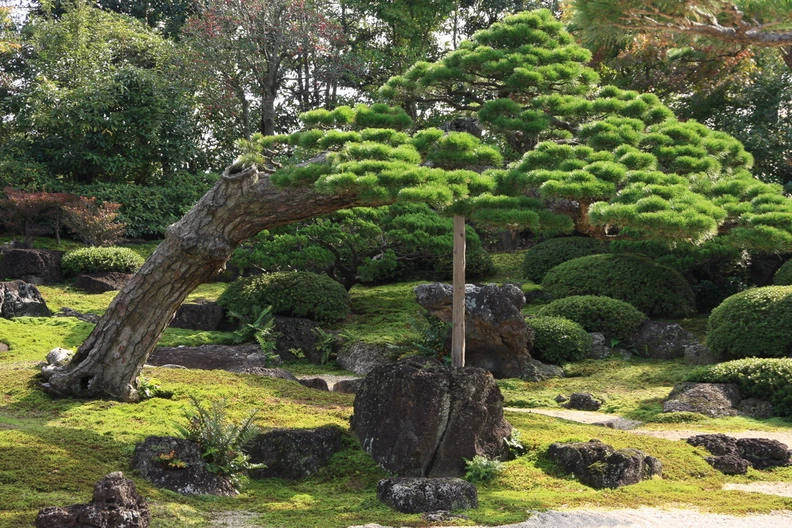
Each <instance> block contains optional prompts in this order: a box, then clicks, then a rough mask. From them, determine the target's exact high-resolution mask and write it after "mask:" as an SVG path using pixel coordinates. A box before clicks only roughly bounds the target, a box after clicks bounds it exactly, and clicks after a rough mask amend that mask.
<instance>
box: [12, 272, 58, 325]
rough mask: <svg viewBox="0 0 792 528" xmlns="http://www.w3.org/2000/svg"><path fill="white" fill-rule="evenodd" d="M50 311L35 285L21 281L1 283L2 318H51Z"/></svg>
mask: <svg viewBox="0 0 792 528" xmlns="http://www.w3.org/2000/svg"><path fill="white" fill-rule="evenodd" d="M50 314H51V312H50V309H49V308H48V307H47V302H46V301H45V300H44V297H42V296H41V293H40V292H39V290H38V288H36V286H35V285H34V284H30V283H27V282H25V281H21V280H15V281H9V282H0V317H2V318H4V319H13V318H14V317H49V315H50Z"/></svg>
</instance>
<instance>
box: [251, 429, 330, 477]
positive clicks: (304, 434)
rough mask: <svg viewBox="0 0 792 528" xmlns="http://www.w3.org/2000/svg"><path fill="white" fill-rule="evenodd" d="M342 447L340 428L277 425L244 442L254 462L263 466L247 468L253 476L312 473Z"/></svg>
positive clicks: (307, 475) (252, 462) (288, 475)
mask: <svg viewBox="0 0 792 528" xmlns="http://www.w3.org/2000/svg"><path fill="white" fill-rule="evenodd" d="M341 448H342V438H341V430H340V429H338V428H336V427H319V428H317V429H274V430H272V431H267V432H266V433H260V434H258V435H256V437H255V438H254V439H253V440H252V441H251V442H250V443H248V444H247V445H246V446H245V452H246V453H247V454H248V455H249V456H250V463H251V464H263V465H264V467H260V468H254V469H251V470H249V471H248V474H249V475H250V477H251V478H254V479H266V478H282V479H290V480H294V479H302V478H307V477H310V476H311V475H313V474H315V473H316V472H317V471H319V470H320V469H321V468H322V467H323V466H325V465H326V464H327V462H328V461H329V460H330V457H331V456H333V454H335V453H337V452H338V451H340V450H341Z"/></svg>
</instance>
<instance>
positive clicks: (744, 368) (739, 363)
mask: <svg viewBox="0 0 792 528" xmlns="http://www.w3.org/2000/svg"><path fill="white" fill-rule="evenodd" d="M689 381H696V382H700V383H736V384H737V385H738V386H739V387H740V394H741V395H742V396H743V398H761V399H763V400H767V401H769V402H770V403H772V404H773V412H774V413H775V414H777V415H778V416H786V417H792V359H791V358H747V359H737V360H734V361H727V362H725V363H718V364H717V365H712V366H709V367H706V368H702V369H697V370H695V371H694V372H693V373H692V374H691V376H690V379H689Z"/></svg>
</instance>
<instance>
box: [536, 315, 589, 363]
mask: <svg viewBox="0 0 792 528" xmlns="http://www.w3.org/2000/svg"><path fill="white" fill-rule="evenodd" d="M525 322H526V323H528V326H530V327H531V328H533V330H534V333H535V338H534V348H533V350H531V355H532V356H534V358H536V359H539V360H540V361H545V362H547V363H556V364H560V363H565V362H567V361H579V360H581V359H586V358H587V357H588V355H589V353H590V352H591V347H592V345H593V340H592V338H591V336H590V335H589V334H588V332H586V331H585V330H584V329H583V327H582V326H580V325H579V324H577V323H576V322H574V321H570V320H569V319H564V318H563V317H542V316H539V317H529V318H528V319H526V320H525Z"/></svg>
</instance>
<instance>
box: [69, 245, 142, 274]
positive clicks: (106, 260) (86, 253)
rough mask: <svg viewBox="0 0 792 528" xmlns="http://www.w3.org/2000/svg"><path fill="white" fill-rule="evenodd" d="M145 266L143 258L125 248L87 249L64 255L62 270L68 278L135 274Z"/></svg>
mask: <svg viewBox="0 0 792 528" xmlns="http://www.w3.org/2000/svg"><path fill="white" fill-rule="evenodd" d="M142 265H143V257H141V256H140V255H138V254H137V253H135V252H134V251H132V250H131V249H129V248H125V247H87V248H80V249H75V250H73V251H69V252H67V253H66V254H65V255H63V259H62V260H61V270H62V271H63V273H64V274H65V275H67V276H72V275H79V274H80V273H100V272H103V271H118V272H121V273H134V272H136V271H137V270H139V269H140V266H142Z"/></svg>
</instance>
